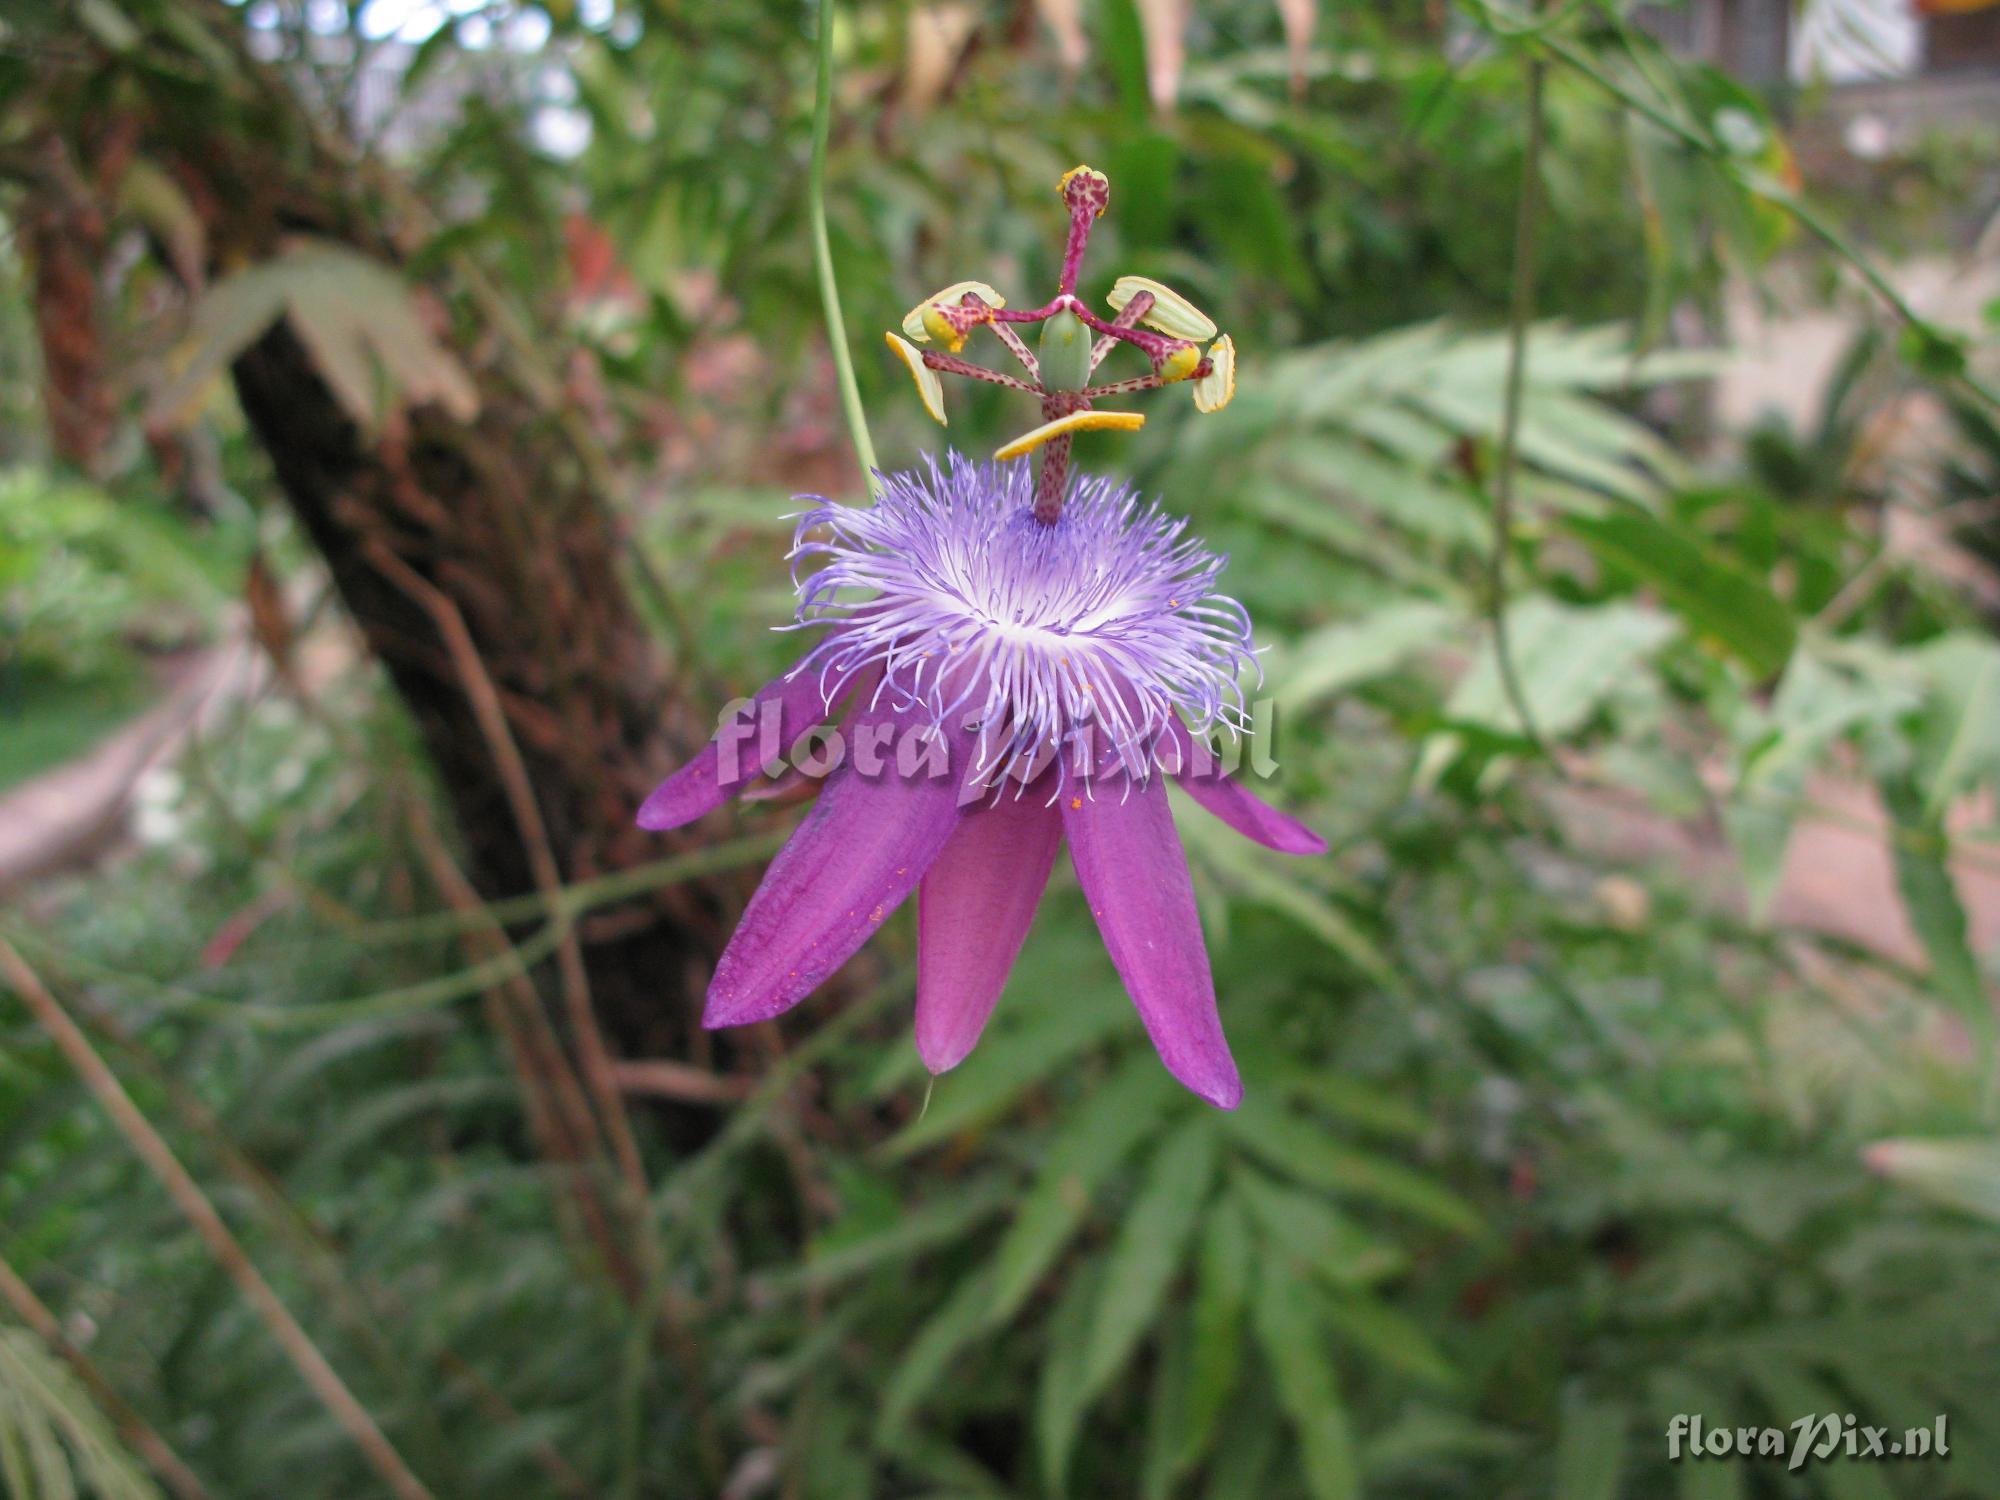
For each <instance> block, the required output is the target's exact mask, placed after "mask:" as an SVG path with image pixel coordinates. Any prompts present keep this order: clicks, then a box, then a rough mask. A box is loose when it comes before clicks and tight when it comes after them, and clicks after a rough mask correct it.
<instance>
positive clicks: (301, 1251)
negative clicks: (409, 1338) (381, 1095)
mask: <svg viewBox="0 0 2000 1500" xmlns="http://www.w3.org/2000/svg"><path fill="white" fill-rule="evenodd" d="M78 1014H79V1015H80V1016H81V1018H82V1021H83V1024H84V1025H85V1026H87V1027H89V1028H90V1029H91V1030H92V1031H95V1032H96V1033H97V1034H98V1036H99V1037H100V1038H102V1039H103V1040H104V1041H105V1042H107V1043H109V1044H110V1045H111V1046H112V1047H113V1048H114V1049H116V1051H117V1052H118V1054H119V1055H120V1056H121V1057H124V1058H126V1059H128V1060H129V1061H131V1062H132V1063H133V1065H134V1066H135V1067H138V1068H140V1069H142V1070H143V1071H144V1072H145V1073H146V1075H147V1077H148V1079H149V1081H150V1082H151V1083H153V1084H154V1085H155V1086H156V1087H158V1088H159V1089H160V1090H161V1091H162V1092H163V1093H164V1094H165V1095H166V1098H167V1103H168V1104H169V1105H170V1106H171V1107H172V1108H173V1111H174V1113H175V1114H176V1115H177V1116H178V1117H179V1118H180V1121H181V1123H182V1124H183V1125H185V1126H186V1127H187V1128H188V1129H189V1130H190V1131H192V1132H193V1133H194V1134H195V1135H197V1136H199V1137H200V1138H201V1139H202V1140H204V1141H205V1142H207V1144H208V1147H209V1149H210V1150H211V1151H213V1152H214V1153H215V1156H216V1160H217V1161H218V1162H219V1163H220V1164H221V1166H222V1169H223V1170H224V1171H225V1172H227V1173H228V1174H229V1175H230V1176H231V1177H233V1178H234V1179H235V1180H236V1181H237V1182H239V1183H241V1184H242V1185H243V1186H244V1188H246V1189H247V1190H248V1192H249V1194H250V1196H251V1197H252V1198H253V1199H254V1200H255V1201H256V1202H257V1203H259V1204H260V1205H261V1206H262V1207H263V1209H264V1212H265V1214H266V1216H267V1218H268V1219H269V1220H270V1222H271V1224H272V1226H273V1227H274V1228H276V1229H277V1230H278V1231H279V1233H280V1234H282V1235H283V1236H284V1237H285V1238H286V1239H287V1240H288V1241H290V1242H291V1245H292V1248H293V1249H294V1251H295V1252H296V1253H297V1254H298V1257H299V1260H300V1263H301V1264H302V1265H303V1266H304V1267H305V1270H306V1273H307V1274H308V1275H310V1276H312V1277H313V1279H314V1281H315V1282H316V1283H317V1284H318V1286H319V1287H320V1289H321V1291H322V1293H323V1294H325V1295H326V1297H327V1299H328V1301H330V1302H334V1303H338V1304H341V1305H344V1306H346V1307H348V1308H349V1313H348V1319H347V1321H348V1322H349V1323H350V1324H351V1325H352V1326H354V1327H355V1329H356V1330H357V1332H359V1333H360V1334H361V1335H362V1336H363V1337H365V1338H367V1339H368V1340H370V1341H371V1342H372V1343H377V1344H380V1345H381V1346H382V1347H383V1348H384V1349H386V1348H387V1347H388V1346H387V1341H386V1340H385V1339H383V1337H382V1334H381V1332H380V1330H379V1329H378V1328H377V1327H376V1325H375V1323H374V1321H373V1317H372V1315H371V1312H370V1310H369V1309H368V1307H367V1306H366V1305H365V1303H366V1302H367V1301H373V1302H375V1303H377V1304H379V1305H380V1308H381V1310H382V1312H383V1313H384V1314H386V1315H387V1316H389V1317H391V1318H394V1319H396V1320H398V1321H402V1320H405V1319H406V1318H407V1317H408V1309H407V1308H406V1307H405V1306H404V1305H403V1304H402V1302H401V1299H399V1298H398V1297H397V1296H396V1295H395V1294H394V1293H393V1292H391V1291H390V1290H389V1288H387V1287H385V1286H382V1285H380V1284H378V1283H375V1282H373V1281H367V1282H363V1283H362V1284H360V1285H359V1286H358V1287H350V1286H349V1285H348V1282H347V1278H346V1277H345V1275H344V1274H343V1271H342V1268H341V1266H340V1263H339V1262H340V1251H339V1248H338V1246H337V1243H336V1241H335V1239H334V1236H333V1234H332V1233H331V1232H330V1231H329V1230H327V1229H326V1227H325V1226H324V1225H322V1224H320V1223H319V1222H317V1221H316V1220H314V1219H313V1218H312V1216H311V1215H309V1214H308V1213H307V1212H306V1211H305V1210H304V1209H302V1208H300V1207H299V1206H298V1205H297V1204H296V1203H294V1202H293V1201H292V1200H291V1198H290V1197H289V1196H288V1195H287V1194H286V1192H285V1189H284V1186H283V1184H281V1183H280V1182H279V1181H278V1180H277V1179H276V1178H275V1177H273V1176H272V1175H271V1173H270V1172H269V1171H267V1170H266V1169H265V1168H264V1166H263V1164H262V1163H260V1162H259V1161H257V1159H256V1158H255V1157H253V1156H251V1155H250V1153H249V1152H247V1151H245V1150H244V1149H243V1148H242V1147H241V1146H239V1145H237V1144H236V1142H235V1141H234V1140H233V1139H232V1138H231V1137H230V1135H229V1132H228V1130H227V1129H225V1128H224V1126H223V1124H222V1121H221V1120H219V1119H218V1118H216V1115H215V1112H214V1111H213V1110H211V1109H210V1108H209V1107H208V1105H207V1104H206V1103H204V1102H203V1101H202V1100H201V1098H200V1097H199V1096H197V1095H196V1094H195V1093H194V1092H193V1090H191V1089H189V1088H188V1086H187V1085H186V1084H184V1083H182V1082H181V1081H180V1080H179V1079H178V1078H176V1077H174V1076H173V1074H171V1073H169V1072H168V1071H167V1070H166V1069H165V1068H163V1067H161V1066H160V1063H159V1060H158V1059H157V1058H155V1057H154V1056H153V1055H152V1054H151V1053H150V1052H148V1051H147V1050H146V1049H145V1048H144V1047H143V1046H141V1045H140V1044H139V1042H138V1041H137V1040H136V1039H135V1038H134V1037H133V1036H132V1035H131V1033H130V1032H128V1031H126V1029H125V1028H124V1026H123V1025H121V1024H120V1023H119V1022H118V1021H117V1020H115V1019H113V1018H112V1017H111V1016H109V1015H106V1014H105V1013H104V1012H103V1011H102V1010H99V1009H92V1008H88V1007H83V1006H79V1007H78ZM435 1357H436V1359H437V1362H438V1364H439V1366H440V1367H441V1368H443V1369H444V1370H445V1371H446V1372H447V1373H449V1374H450V1375H451V1376H452V1377H453V1378H454V1379H456V1380H460V1381H462V1382H463V1383H464V1384H465V1385H466V1387H467V1389H468V1390H470V1391H471V1393H472V1397H473V1399H474V1400H475V1401H477V1402H478V1403H479V1404H480V1406H481V1407H482V1409H490V1408H491V1407H493V1406H494V1404H495V1403H497V1404H498V1405H499V1406H503V1407H506V1408H507V1410H508V1411H509V1412H510V1413H511V1417H510V1420H511V1421H514V1422H518V1421H519V1420H520V1413H519V1412H517V1411H514V1409H513V1406H512V1404H511V1403H510V1402H508V1400H507V1398H506V1397H505V1396H504V1395H502V1394H501V1393H500V1392H499V1391H497V1390H495V1389H494V1388H493V1387H492V1385H491V1384H490V1383H488V1382H487V1380H486V1379H485V1377H484V1376H482V1375H481V1374H480V1373H479V1372H478V1371H477V1370H476V1369H474V1368H473V1367H472V1366H471V1365H470V1364H468V1363H466V1361H465V1360H463V1359H462V1358H460V1357H459V1356H458V1355H457V1354H456V1353H454V1352H453V1351H452V1350H450V1349H439V1350H437V1351H436V1356H435ZM529 1456H530V1457H532V1458H533V1459H534V1460H535V1462H536V1463H537V1464H538V1465H539V1466H540V1467H541V1469H542V1471H543V1472H544V1473H546V1474H548V1475H549V1477H550V1478H551V1479H552V1480H554V1481H555V1483H556V1485H557V1487H558V1488H560V1489H562V1490H563V1491H564V1493H566V1494H571V1495H584V1494H586V1493H587V1488H586V1486H585V1485H584V1483H583V1478H582V1476H581V1475H579V1474H578V1473H577V1472H576V1470H575V1469H574V1468H572V1467H571V1466H570V1464H569V1463H568V1461H567V1460H565V1459H564V1458H563V1456H562V1455H561V1454H559V1453H557V1452H556V1451H555V1449H554V1448H553V1447H551V1446H550V1444H549V1442H548V1440H547V1439H546V1438H539V1439H537V1440H536V1441H535V1443H534V1445H533V1447H532V1448H531V1449H530V1454H529Z"/></svg>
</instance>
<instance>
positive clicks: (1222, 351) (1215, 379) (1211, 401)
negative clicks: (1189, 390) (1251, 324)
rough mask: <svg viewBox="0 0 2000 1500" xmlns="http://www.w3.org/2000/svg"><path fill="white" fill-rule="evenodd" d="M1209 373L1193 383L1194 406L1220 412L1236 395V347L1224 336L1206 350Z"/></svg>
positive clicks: (1202, 409) (1227, 336)
mask: <svg viewBox="0 0 2000 1500" xmlns="http://www.w3.org/2000/svg"><path fill="white" fill-rule="evenodd" d="M1208 363H1209V367H1210V368H1209V372H1208V373H1207V374H1206V375H1204V376H1202V377H1201V379H1199V380H1197V381H1196V382H1195V383H1194V404H1195V407H1196V408H1197V409H1198V410H1200V411H1221V410H1222V408H1223V407H1225V406H1227V405H1228V404H1229V401H1230V398H1231V397H1232V396H1234V395H1235V394H1236V345H1235V344H1233V343H1231V342H1230V340H1229V335H1228V334H1226V333H1225V334H1224V335H1223V336H1222V337H1221V338H1219V339H1217V340H1216V341H1215V342H1214V343H1213V344H1211V345H1210V346H1209V349H1208Z"/></svg>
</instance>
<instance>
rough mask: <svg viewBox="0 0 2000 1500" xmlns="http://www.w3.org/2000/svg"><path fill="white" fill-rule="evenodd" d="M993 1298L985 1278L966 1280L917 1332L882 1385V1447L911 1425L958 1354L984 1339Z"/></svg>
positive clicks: (878, 1424) (981, 1275)
mask: <svg viewBox="0 0 2000 1500" xmlns="http://www.w3.org/2000/svg"><path fill="white" fill-rule="evenodd" d="M992 1295H993V1288H992V1284H991V1282H990V1281H989V1280H988V1278H987V1276H986V1275H985V1274H984V1273H983V1272H980V1273H977V1274H974V1275H971V1276H967V1277H965V1278H963V1279H962V1280H961V1281H960V1282H959V1283H958V1286H957V1287H956V1288H955V1289H954V1290H953V1292H952V1294H951V1296H950V1298H949V1299H947V1300H946V1302H945V1304H944V1306H942V1307H940V1308H939V1309H938V1310H937V1311H936V1312H935V1313H933V1314H932V1315H931V1317H930V1319H929V1321H927V1322H926V1323H925V1324H924V1326H923V1327H922V1328H920V1329H918V1330H917V1332H916V1335H915V1336H914V1337H913V1338H912V1339H911V1340H910V1343H909V1347H908V1348H907V1349H906V1350H905V1351H904V1353H903V1357H902V1359H900V1360H899V1361H897V1364H896V1368H895V1369H894V1370H892V1371H891V1372H890V1374H889V1378H888V1380H887V1381H885V1382H884V1383H883V1386H882V1392H881V1396H882V1410H881V1413H880V1415H879V1416H878V1417H877V1418H876V1425H875V1430H876V1434H877V1438H878V1441H879V1440H884V1439H885V1438H886V1435H887V1434H889V1433H891V1432H893V1431H894V1430H895V1429H897V1428H899V1427H901V1426H902V1425H903V1424H904V1423H905V1422H907V1421H908V1420H909V1419H910V1417H911V1415H912V1414H914V1413H915V1412H916V1410H917V1408H918V1407H919V1406H921V1405H922V1404H923V1402H924V1401H925V1399H926V1398H928V1397H929V1396H931V1395H933V1394H934V1393H935V1392H936V1391H937V1389H938V1386H939V1383H940V1382H941V1381H942V1380H943V1379H944V1377H945V1372H946V1371H947V1370H949V1369H950V1368H951V1362H952V1360H953V1359H954V1358H955V1357H956V1356H957V1354H958V1352H959V1350H961V1349H963V1348H964V1347H965V1346H966V1345H967V1344H969V1343H971V1342H972V1341H973V1340H974V1339H975V1338H977V1337H978V1336H979V1330H980V1324H981V1321H982V1319H983V1318H984V1316H985V1313H986V1308H987V1304H988V1302H989V1300H990V1299H991V1297H992Z"/></svg>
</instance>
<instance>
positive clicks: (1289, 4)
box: [1278, 0, 1319, 98]
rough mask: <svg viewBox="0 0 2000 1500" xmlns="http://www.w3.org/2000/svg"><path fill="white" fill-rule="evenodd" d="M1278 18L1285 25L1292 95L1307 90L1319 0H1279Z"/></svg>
mask: <svg viewBox="0 0 2000 1500" xmlns="http://www.w3.org/2000/svg"><path fill="white" fill-rule="evenodd" d="M1278 19H1279V20H1280V21H1281V22H1283V23H1284V27H1285V54H1286V56H1288V57H1289V58H1290V59H1291V64H1292V95H1293V97H1294V98H1296V97H1298V96H1299V95H1300V94H1303V93H1304V92H1305V91H1306V56H1307V54H1308V53H1309V52H1310V51H1311V50H1312V39H1313V23H1314V22H1316V21H1318V20H1319V0H1278Z"/></svg>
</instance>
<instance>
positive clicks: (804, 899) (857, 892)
mask: <svg viewBox="0 0 2000 1500" xmlns="http://www.w3.org/2000/svg"><path fill="white" fill-rule="evenodd" d="M878 724H879V725H888V726H889V727H890V728H891V729H892V730H893V735H894V739H893V741H892V742H891V744H890V746H889V752H890V753H889V755H888V757H887V759H886V760H885V761H884V762H883V763H882V764H881V765H880V767H879V772H880V774H877V775H864V774H862V772H861V771H860V770H859V769H857V765H856V760H857V759H858V757H854V756H850V757H849V758H848V759H847V760H844V761H843V762H842V763H841V765H840V767H839V769H837V770H836V771H835V772H834V773H833V774H832V775H831V776H830V777H828V778H827V783H826V790H825V791H824V792H822V793H821V794H820V798H819V801H818V802H816V803H814V804H813V809H812V811H811V812H809V813H808V814H806V820H805V821H804V822H803V823H801V824H800V825H799V828H798V831H797V832H796V833H794V834H793V835H792V837H791V841H790V842H789V843H787V844H786V845H785V847H784V848H783V849H780V850H779V851H778V857H777V858H776V859H774V860H773V861H771V868H770V869H769V870H767V871H766V872H765V873H764V880H763V883H762V884H761V885H759V886H758V887H757V893H756V894H755V895H754V896H752V897H751V898H750V905H749V907H748V908H747V909H746V910H745V911H744V913H743V920H742V921H741V922H739V923H738V924H737V927H736V932H735V935H734V936H733V937H731V938H730V940H729V946H728V947H727V948H726V949H724V950H723V954H722V958H721V960H720V961H719V962H718V963H717V964H716V966H715V978H714V980H713V981H712V982H711V983H710V984H709V987H708V1005H707V1008H706V1009H705V1010H704V1011H703V1013H702V1018H701V1024H702V1025H704V1026H707V1027H711V1028H712V1027H717V1026H743V1025H747V1024H749V1023H750V1022H752V1021H768V1020H770V1018H771V1017H773V1016H775V1015H778V1014H780V1013H782V1012H784V1011H787V1010H789V1009H791V1008H792V1007H793V1006H794V1005H796V1004H798V1003H799V1001H801V1000H803V999H804V998H805V997H806V996H807V995H808V994H810V993H811V992H812V991H813V990H814V989H816V988H817V987H818V986H819V985H820V983H821V982H822V981H824V980H825V979H826V978H827V976H828V975H830V974H832V973H833V971H834V970H835V969H837V968H839V967H840V966H841V965H842V964H843V963H845V962H847V960H848V958H849V957H851V956H852V955H853V953H854V950H855V949H857V948H859V947H860V946H861V945H862V944H863V943H865V942H866V941H868V937H869V935H870V934H871V933H873V932H874V931H875V929H876V928H878V927H880V926H881V925H882V922H883V921H884V919H886V918H887V917H888V915H889V913H890V912H892V911H894V910H895V909H896V908H897V907H898V906H900V905H902V903H903V898H904V897H906V896H908V895H909V894H910V892H911V891H912V890H914V889H915V888H916V885H917V882H918V881H919V880H920V879H922V878H923V874H924V872H925V871H926V870H928V869H929V868H930V866H931V863H932V861H934V860H935V859H936V858H937V857H938V853H939V851H940V850H942V849H943V848H944V846H945V841H946V840H947V839H949V838H950V837H951V835H952V833H953V831H954V830H955V829H956V828H957V827H958V824H959V821H960V819H961V817H962V816H963V813H962V811H961V810H960V808H959V806H958V796H957V790H958V776H957V775H956V774H947V775H942V776H938V777H935V778H933V777H931V776H928V775H926V774H924V771H923V770H922V769H921V768H919V769H918V770H917V771H916V773H915V774H913V775H910V776H904V775H901V774H899V772H898V769H897V762H896V759H895V755H894V751H895V747H896V746H897V745H900V744H901V743H902V741H903V738H904V737H905V736H907V735H913V734H920V733H922V732H923V725H924V721H923V720H921V719H919V718H918V717H917V716H916V715H914V714H905V713H898V712H896V711H895V710H893V709H891V708H889V707H888V706H887V705H882V706H879V707H876V708H870V709H866V710H864V711H863V712H861V713H860V714H858V715H856V716H855V719H854V722H853V724H852V726H851V731H852V732H851V734H850V736H849V740H850V743H851V742H852V741H853V739H854V737H855V736H858V735H859V733H860V732H861V731H862V730H864V729H867V728H870V727H871V726H874V725H878ZM968 738H969V737H968V736H965V735H963V734H958V735H952V736H948V737H947V748H948V751H949V758H950V764H951V765H952V766H953V767H954V768H957V767H960V766H962V765H963V764H964V763H965V761H966V760H967V759H968V758H969V751H968V750H967V748H966V741H967V740H968Z"/></svg>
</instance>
